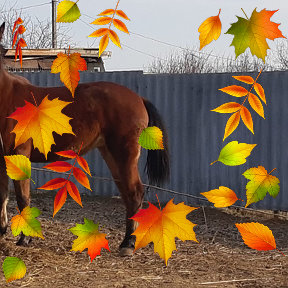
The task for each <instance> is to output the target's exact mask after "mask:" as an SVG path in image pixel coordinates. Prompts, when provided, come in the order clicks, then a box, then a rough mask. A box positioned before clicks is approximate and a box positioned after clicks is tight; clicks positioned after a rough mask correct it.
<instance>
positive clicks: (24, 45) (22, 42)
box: [18, 38, 27, 47]
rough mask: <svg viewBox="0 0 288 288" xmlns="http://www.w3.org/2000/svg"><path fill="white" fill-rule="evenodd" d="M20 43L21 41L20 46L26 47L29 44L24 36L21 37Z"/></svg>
mask: <svg viewBox="0 0 288 288" xmlns="http://www.w3.org/2000/svg"><path fill="white" fill-rule="evenodd" d="M18 43H19V45H20V47H26V46H27V44H26V42H25V40H24V39H23V38H20V39H19V41H18Z"/></svg>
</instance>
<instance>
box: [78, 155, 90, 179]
mask: <svg viewBox="0 0 288 288" xmlns="http://www.w3.org/2000/svg"><path fill="white" fill-rule="evenodd" d="M77 162H78V164H79V165H80V166H81V167H82V168H83V169H84V171H85V172H86V173H88V174H89V175H90V176H91V173H90V169H89V166H88V163H87V161H86V160H85V159H84V158H83V157H81V156H77Z"/></svg>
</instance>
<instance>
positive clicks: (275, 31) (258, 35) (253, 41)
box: [225, 8, 286, 62]
mask: <svg viewBox="0 0 288 288" xmlns="http://www.w3.org/2000/svg"><path fill="white" fill-rule="evenodd" d="M277 11H278V10H274V11H268V10H266V9H263V10H261V11H260V12H257V11H256V8H255V9H254V11H253V12H252V15H251V18H250V19H245V18H242V17H238V16H237V18H238V21H237V22H236V23H233V24H232V25H231V27H230V28H229V30H228V31H227V32H226V33H225V34H232V35H234V39H233V41H232V43H231V45H230V46H234V47H235V54H236V58H237V57H238V56H239V55H240V54H242V53H244V51H245V50H246V49H247V48H248V47H249V48H250V51H251V53H252V55H256V56H257V57H258V58H261V59H263V61H264V62H265V57H266V55H267V49H269V46H268V44H267V41H266V38H267V39H270V40H274V39H275V38H286V37H284V36H283V35H282V33H281V31H280V30H279V28H278V26H279V25H280V24H277V23H274V22H271V21H270V18H271V17H272V16H273V14H274V13H275V12H277Z"/></svg>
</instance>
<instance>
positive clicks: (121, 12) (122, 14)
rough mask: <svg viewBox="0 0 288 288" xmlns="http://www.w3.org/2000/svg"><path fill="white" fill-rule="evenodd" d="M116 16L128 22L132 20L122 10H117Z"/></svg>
mask: <svg viewBox="0 0 288 288" xmlns="http://www.w3.org/2000/svg"><path fill="white" fill-rule="evenodd" d="M116 14H117V15H118V16H120V17H122V18H124V19H126V20H130V19H129V18H128V17H127V15H126V14H125V13H124V12H123V11H122V10H116Z"/></svg>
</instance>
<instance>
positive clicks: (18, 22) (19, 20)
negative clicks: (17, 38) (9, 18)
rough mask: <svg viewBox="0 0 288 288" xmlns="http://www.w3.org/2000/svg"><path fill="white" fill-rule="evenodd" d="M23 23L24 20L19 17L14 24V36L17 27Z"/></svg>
mask: <svg viewBox="0 0 288 288" xmlns="http://www.w3.org/2000/svg"><path fill="white" fill-rule="evenodd" d="M22 23H23V20H22V19H21V18H20V17H19V18H18V19H17V20H16V21H15V23H14V26H13V31H12V34H14V31H15V28H16V26H17V25H19V24H22Z"/></svg>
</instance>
